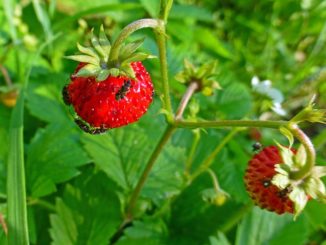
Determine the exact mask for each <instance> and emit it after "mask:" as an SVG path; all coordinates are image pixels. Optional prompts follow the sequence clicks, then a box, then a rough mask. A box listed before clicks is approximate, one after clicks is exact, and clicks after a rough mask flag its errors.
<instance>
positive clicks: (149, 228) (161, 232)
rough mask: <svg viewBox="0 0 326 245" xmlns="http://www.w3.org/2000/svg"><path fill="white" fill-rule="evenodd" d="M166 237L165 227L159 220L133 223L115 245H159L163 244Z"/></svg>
mask: <svg viewBox="0 0 326 245" xmlns="http://www.w3.org/2000/svg"><path fill="white" fill-rule="evenodd" d="M166 235H167V234H166V225H165V223H164V222H163V220H161V219H145V220H144V221H135V222H133V225H132V227H130V228H127V229H126V230H125V232H124V236H123V237H122V238H121V239H119V241H118V242H117V245H132V244H134V245H137V244H146V245H147V244H148V245H160V244H164V238H165V236H166Z"/></svg>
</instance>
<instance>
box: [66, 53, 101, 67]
mask: <svg viewBox="0 0 326 245" xmlns="http://www.w3.org/2000/svg"><path fill="white" fill-rule="evenodd" d="M65 58H66V59H70V60H74V61H78V62H83V63H89V64H92V65H95V66H97V65H98V64H99V62H100V61H99V60H98V57H93V56H89V55H69V56H65Z"/></svg>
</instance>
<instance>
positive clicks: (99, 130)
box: [75, 118, 107, 134]
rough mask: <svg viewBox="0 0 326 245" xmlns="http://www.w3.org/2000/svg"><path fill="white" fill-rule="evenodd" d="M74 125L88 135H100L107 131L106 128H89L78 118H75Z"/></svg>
mask: <svg viewBox="0 0 326 245" xmlns="http://www.w3.org/2000/svg"><path fill="white" fill-rule="evenodd" d="M75 123H76V124H77V125H78V127H79V128H80V129H81V130H83V131H84V132H86V133H89V134H102V133H104V132H105V131H107V129H106V128H91V127H90V126H89V125H88V124H86V123H85V122H83V121H82V120H80V119H79V118H75Z"/></svg>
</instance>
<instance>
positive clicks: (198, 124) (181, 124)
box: [173, 120, 288, 129]
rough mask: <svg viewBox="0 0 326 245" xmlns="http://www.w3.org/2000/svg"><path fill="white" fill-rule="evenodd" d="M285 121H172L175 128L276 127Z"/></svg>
mask: <svg viewBox="0 0 326 245" xmlns="http://www.w3.org/2000/svg"><path fill="white" fill-rule="evenodd" d="M287 124H288V122H287V121H258V120H217V121H183V120H178V121H175V122H174V123H173V125H174V126H175V127H177V128H228V127H257V128H276V129H278V128H279V127H282V126H286V125H287Z"/></svg>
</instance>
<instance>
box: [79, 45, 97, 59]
mask: <svg viewBox="0 0 326 245" xmlns="http://www.w3.org/2000/svg"><path fill="white" fill-rule="evenodd" d="M77 48H78V50H79V52H81V53H83V54H86V55H89V56H91V57H94V58H95V57H96V58H99V57H98V55H97V53H96V51H95V49H93V48H91V47H84V46H82V45H80V44H79V43H77Z"/></svg>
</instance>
